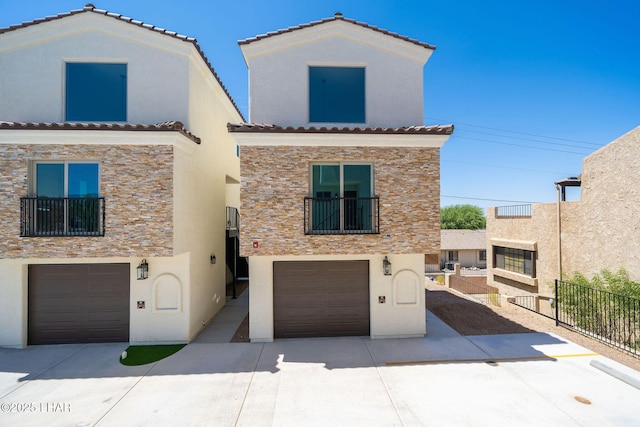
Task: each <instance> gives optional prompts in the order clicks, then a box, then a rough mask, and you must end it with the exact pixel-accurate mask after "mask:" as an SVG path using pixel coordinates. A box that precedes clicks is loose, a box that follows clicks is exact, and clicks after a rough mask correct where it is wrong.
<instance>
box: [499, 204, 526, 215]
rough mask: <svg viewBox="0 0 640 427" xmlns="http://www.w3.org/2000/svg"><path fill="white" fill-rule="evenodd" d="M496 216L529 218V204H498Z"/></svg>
mask: <svg viewBox="0 0 640 427" xmlns="http://www.w3.org/2000/svg"><path fill="white" fill-rule="evenodd" d="M495 216H496V218H531V205H513V206H498V207H497V208H495Z"/></svg>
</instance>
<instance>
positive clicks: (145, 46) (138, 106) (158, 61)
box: [0, 12, 195, 127]
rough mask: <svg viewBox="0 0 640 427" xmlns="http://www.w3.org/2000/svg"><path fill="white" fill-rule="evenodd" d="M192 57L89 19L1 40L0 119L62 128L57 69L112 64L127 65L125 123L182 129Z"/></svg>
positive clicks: (154, 37)
mask: <svg viewBox="0 0 640 427" xmlns="http://www.w3.org/2000/svg"><path fill="white" fill-rule="evenodd" d="M192 50H193V51H194V52H191V51H192ZM194 53H195V49H194V48H193V46H190V44H189V43H185V42H183V41H180V40H177V39H174V38H172V37H168V36H162V35H160V34H157V33H154V32H153V31H150V30H148V29H145V28H141V27H139V26H136V25H131V24H127V23H125V22H120V21H118V20H116V19H113V18H109V17H105V16H101V15H98V14H96V13H90V12H89V13H81V14H78V15H74V16H70V17H67V18H64V19H59V20H54V21H51V22H46V23H42V24H38V25H34V26H31V27H27V28H23V29H20V30H17V31H12V32H8V33H5V34H2V36H1V37H0V56H2V59H3V60H2V61H0V75H1V76H3V85H2V93H1V96H2V102H0V119H2V120H6V121H19V122H63V121H64V111H65V109H64V106H65V99H64V94H65V91H64V87H65V86H64V84H65V83H64V82H65V63H66V62H74V61H76V62H82V61H90V62H119V63H126V64H127V122H129V123H161V122H165V121H171V120H178V121H181V122H183V123H184V124H185V125H186V126H187V127H189V125H190V123H189V119H190V116H189V113H190V112H189V108H188V107H189V105H188V102H189V71H188V63H189V56H190V55H194ZM7 76H10V81H11V84H6V83H8V81H7V80H4V79H5V78H7Z"/></svg>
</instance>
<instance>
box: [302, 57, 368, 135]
mask: <svg viewBox="0 0 640 427" xmlns="http://www.w3.org/2000/svg"><path fill="white" fill-rule="evenodd" d="M309 121H310V122H321V123H322V122H324V123H364V122H365V84H364V68H362V67H309Z"/></svg>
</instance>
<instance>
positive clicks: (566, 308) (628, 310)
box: [555, 280, 640, 355]
mask: <svg viewBox="0 0 640 427" xmlns="http://www.w3.org/2000/svg"><path fill="white" fill-rule="evenodd" d="M555 318H556V324H561V325H563V326H566V327H569V328H571V329H574V330H575V331H577V332H580V333H582V334H584V335H587V336H590V337H593V338H596V339H598V340H600V341H603V342H605V343H607V344H609V345H612V346H615V347H617V348H620V349H622V350H624V351H627V352H629V353H632V354H634V355H640V300H639V299H636V298H630V297H626V296H623V295H618V294H614V293H611V292H608V291H604V290H600V289H593V288H590V287H586V286H582V285H577V284H574V283H568V282H564V281H561V280H556V304H555Z"/></svg>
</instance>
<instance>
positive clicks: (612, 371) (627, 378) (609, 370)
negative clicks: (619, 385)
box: [590, 360, 640, 390]
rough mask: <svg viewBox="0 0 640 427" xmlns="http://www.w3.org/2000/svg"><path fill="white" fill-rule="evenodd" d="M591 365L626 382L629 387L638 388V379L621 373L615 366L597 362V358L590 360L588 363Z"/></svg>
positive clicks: (639, 386) (639, 381)
mask: <svg viewBox="0 0 640 427" xmlns="http://www.w3.org/2000/svg"><path fill="white" fill-rule="evenodd" d="M590 365H591V366H593V367H594V368H596V369H599V370H601V371H602V372H604V373H606V374H609V375H611V376H612V377H614V378H617V379H619V380H620V381H622V382H625V383H627V384H629V385H630V386H631V387H635V388H637V389H638V390H640V380H638V379H636V378H633V377H631V376H629V375H627V374H625V373H622V372H620V371H618V370H617V369H615V368H612V367H611V366H609V365H605V364H604V363H602V362H599V361H597V360H592V361H591V363H590Z"/></svg>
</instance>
